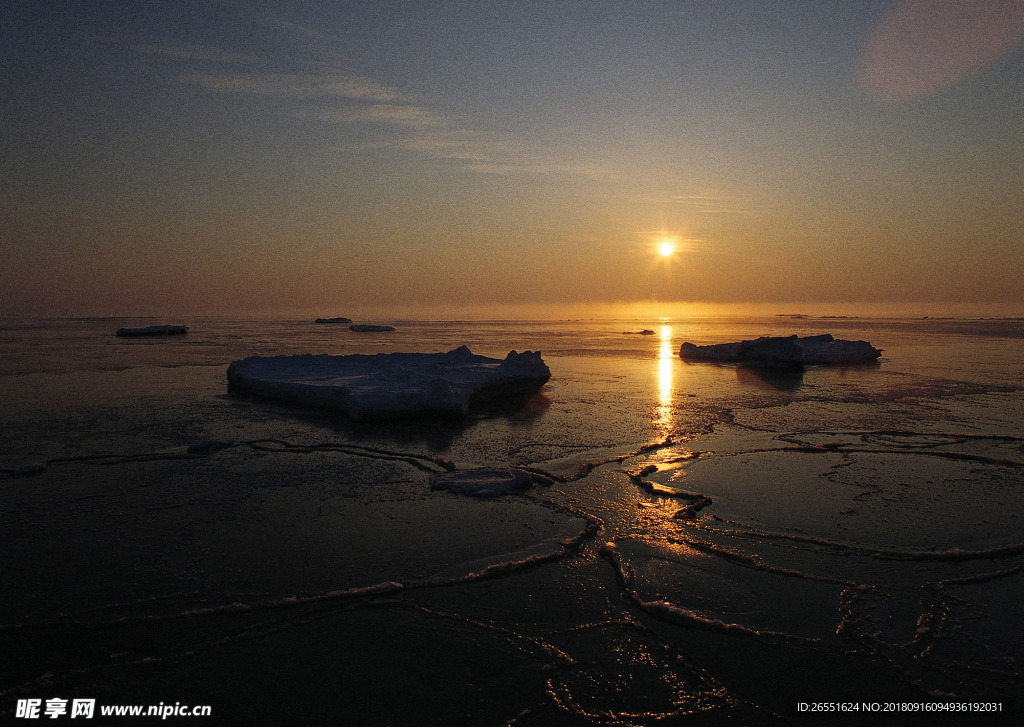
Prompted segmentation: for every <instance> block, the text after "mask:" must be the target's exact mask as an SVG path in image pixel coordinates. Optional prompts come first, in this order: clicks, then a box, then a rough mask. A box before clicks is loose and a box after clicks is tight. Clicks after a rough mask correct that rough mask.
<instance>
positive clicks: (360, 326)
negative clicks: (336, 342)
mask: <svg viewBox="0 0 1024 727" xmlns="http://www.w3.org/2000/svg"><path fill="white" fill-rule="evenodd" d="M348 329H349V330H350V331H355V332H356V333H383V332H386V331H393V330H395V327H394V326H374V325H370V324H368V323H356V324H355V325H351V326H349V327H348Z"/></svg>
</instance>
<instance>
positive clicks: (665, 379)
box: [656, 324, 676, 436]
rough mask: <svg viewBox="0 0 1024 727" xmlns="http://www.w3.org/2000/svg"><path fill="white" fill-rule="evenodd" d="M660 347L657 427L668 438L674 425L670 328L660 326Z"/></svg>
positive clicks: (672, 360) (673, 364) (673, 362)
mask: <svg viewBox="0 0 1024 727" xmlns="http://www.w3.org/2000/svg"><path fill="white" fill-rule="evenodd" d="M658 338H659V340H660V344H661V345H660V346H659V348H658V368H657V378H658V409H657V421H656V424H657V427H658V429H659V431H661V433H662V434H664V435H665V436H668V435H669V434H670V433H671V432H672V430H673V428H674V425H675V419H674V417H673V415H672V398H673V394H674V392H675V389H674V388H673V386H672V374H673V367H674V366H675V358H676V357H675V351H673V348H672V326H670V325H667V324H662V326H661V328H660V329H659V330H658Z"/></svg>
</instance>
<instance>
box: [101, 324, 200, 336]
mask: <svg viewBox="0 0 1024 727" xmlns="http://www.w3.org/2000/svg"><path fill="white" fill-rule="evenodd" d="M175 333H188V326H145V327H144V328H118V329H117V331H116V334H115V335H118V336H168V335H171V334H175Z"/></svg>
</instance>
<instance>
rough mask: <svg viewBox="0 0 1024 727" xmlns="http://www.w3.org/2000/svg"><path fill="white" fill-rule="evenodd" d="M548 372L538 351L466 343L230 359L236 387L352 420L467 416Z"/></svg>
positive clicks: (537, 382)
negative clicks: (476, 349)
mask: <svg viewBox="0 0 1024 727" xmlns="http://www.w3.org/2000/svg"><path fill="white" fill-rule="evenodd" d="M549 378H551V371H550V369H548V367H547V365H546V364H545V363H544V360H543V359H542V358H541V355H540V352H539V351H537V352H533V351H524V352H522V353H517V352H515V351H512V352H510V353H509V354H508V356H506V357H505V359H504V360H501V359H496V358H488V357H487V356H478V355H476V354H474V353H473V352H472V351H470V350H469V348H467V347H466V346H460V347H459V348H456V349H454V350H452V351H449V352H448V353H378V354H375V355H364V354H353V355H348V356H330V355H327V354H321V355H312V354H304V355H298V356H250V357H249V358H246V359H243V360H241V361H234V362H233V363H232V364H231V365H230V366H228V383H229V384H230V385H231V386H232V387H234V388H236V389H239V390H242V391H247V392H250V393H253V394H258V395H261V396H266V397H270V398H274V399H280V400H283V401H289V402H292V403H297V404H303V405H305V406H313V407H319V408H323V409H331V410H334V411H338V412H341V413H343V414H345V415H347V416H349V417H352V418H353V419H376V418H395V417H414V416H464V415H466V414H467V413H468V412H469V409H470V407H471V406H472V405H474V404H477V403H479V402H481V401H486V400H488V399H493V398H496V397H500V396H506V395H512V394H522V393H529V392H531V391H535V390H537V389H539V388H540V387H541V386H543V385H544V383H545V382H546V381H547V380H548V379H549Z"/></svg>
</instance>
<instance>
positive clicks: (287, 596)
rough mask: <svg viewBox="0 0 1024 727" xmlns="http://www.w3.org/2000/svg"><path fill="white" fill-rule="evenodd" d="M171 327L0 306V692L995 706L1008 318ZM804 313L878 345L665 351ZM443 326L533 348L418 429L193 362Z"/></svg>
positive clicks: (479, 341) (1001, 713) (400, 339)
mask: <svg viewBox="0 0 1024 727" xmlns="http://www.w3.org/2000/svg"><path fill="white" fill-rule="evenodd" d="M188 323H189V326H190V331H189V335H188V336H182V337H163V338H160V339H144V338H139V339H131V338H129V339H118V338H116V337H114V336H111V335H110V331H111V330H114V329H116V328H117V327H119V326H121V325H124V322H122V321H117V320H111V319H95V320H25V319H19V320H5V321H2V325H0V350H2V352H3V356H2V357H0V397H2V400H3V402H4V412H5V413H4V417H5V419H4V426H3V428H2V430H0V441H2V446H0V470H2V472H0V518H2V527H0V552H2V553H3V554H4V564H5V566H4V568H3V569H2V571H0V573H2V575H0V579H2V580H0V590H2V592H3V594H4V597H3V599H2V601H0V649H2V653H3V654H4V655H5V656H4V659H3V660H2V661H0V713H2V714H3V715H4V716H5V717H13V715H14V712H15V710H16V706H17V700H18V699H25V698H38V699H41V700H44V701H45V700H47V699H53V698H58V697H59V698H66V699H74V698H94V699H96V700H97V703H98V704H147V705H148V704H158V703H160V702H163V703H165V704H173V703H175V702H180V703H182V704H203V705H206V704H208V705H210V706H211V708H212V713H213V716H212V717H211V718H208V719H206V720H204V722H206V723H208V724H310V725H321V724H322V725H334V724H339V723H341V724H349V723H352V724H356V723H362V724H367V725H395V724H437V725H506V724H512V725H524V726H529V725H580V724H594V725H598V724H600V725H609V724H610V725H655V724H658V725H664V724H680V725H718V724H744V725H747V724H752V725H758V724H765V725H768V724H793V723H800V724H804V723H806V724H831V723H835V722H836V720H835V719H833V717H834V716H835V715H833V714H830V715H828V716H827V717H824V718H823V716H822V715H821V714H820V713H819V714H812V713H810V712H803V711H800V707H799V706H798V705H800V704H801V703H808V704H815V703H818V704H822V703H825V704H857V705H858V706H866V707H870V706H872V705H874V704H878V705H880V708H882V709H884V708H886V706H887V705H912V706H908V707H903V708H902V709H914V710H917V711H913V712H900V713H899V714H897V715H896V716H895V717H894V718H893V719H891V720H888V723H891V724H938V723H941V721H942V717H943V715H941V714H937V713H936V712H934V711H924V710H936V709H940V708H942V709H950V708H953V709H965V707H962V706H957V705H971V706H969V707H966V709H970V710H978V709H982V708H983V706H982V705H995V706H994V707H993V709H994V710H995V711H986V712H979V711H971V712H970V714H967V715H965V714H963V713H961V714H959V715H957V716H956V717H955V718H956V719H961V720H965V721H969V722H970V723H972V724H1020V723H1022V722H1024V711H1022V709H1024V708H1022V704H1021V700H1020V698H1019V697H1018V695H1019V694H1021V693H1022V687H1024V676H1022V675H1024V666H1022V659H1024V638H1022V637H1021V636H1020V634H1019V633H1018V629H1017V628H1016V623H1017V622H1018V621H1019V620H1020V618H1021V616H1022V615H1024V614H1022V611H1021V605H1020V604H1021V603H1024V527H1022V522H1021V520H1022V517H1024V501H1022V500H1024V488H1022V484H1024V481H1022V480H1024V477H1022V473H1024V421H1022V420H1024V396H1022V389H1021V384H1020V382H1021V381H1024V363H1022V362H1024V355H1022V354H1024V325H1022V324H1021V322H1013V321H898V320H892V321H861V320H853V319H849V320H839V321H836V320H828V321H817V320H813V319H812V320H786V319H782V320H780V319H769V320H733V321H724V320H702V321H650V320H628V321H623V320H618V321H588V322H560V323H555V322H532V323H524V322H518V323H511V322H493V323H457V322H454V323H424V322H416V321H405V322H401V323H400V325H396V326H395V327H396V331H394V332H387V333H383V334H379V335H374V336H372V337H366V336H360V335H358V334H352V333H351V332H349V331H347V330H346V329H344V328H338V327H333V326H322V325H319V326H318V325H316V324H314V323H313V322H309V321H307V322H303V321H276V322H268V321H244V320H224V319H199V320H192V321H188ZM640 329H650V330H654V331H655V334H654V335H650V336H623V335H622V331H623V330H640ZM823 332H831V333H834V334H835V335H836V337H837V338H844V339H854V340H856V339H861V340H867V341H871V342H872V344H874V345H875V346H878V347H879V348H882V349H884V354H883V356H882V358H881V360H880V361H879V363H878V364H877V365H875V366H869V367H863V366H861V367H850V368H843V367H839V368H834V367H814V366H811V367H807V368H806V369H805V370H803V371H797V372H793V371H788V372H787V371H782V372H779V371H758V370H751V369H747V368H743V367H737V366H735V365H733V364H708V363H699V364H691V363H687V362H685V361H683V360H682V359H680V358H679V356H678V351H679V345H680V344H681V343H682V342H683V341H685V340H700V341H702V342H708V343H715V342H727V341H734V340H743V339H748V338H755V337H757V336H760V335H790V334H799V335H813V334H818V333H823ZM463 344H465V345H468V346H469V347H470V348H471V349H472V350H473V351H474V352H477V353H481V354H483V355H488V356H496V357H503V356H504V355H505V353H507V352H508V351H509V350H511V349H516V350H540V351H542V353H543V356H544V361H545V362H546V363H547V364H548V366H549V368H550V369H551V373H552V378H551V380H550V381H549V382H548V383H547V384H546V385H545V386H544V387H543V389H542V390H540V391H539V392H537V393H536V394H535V395H533V396H531V397H529V398H527V399H526V400H521V399H520V400H517V401H514V402H511V403H502V402H496V403H494V405H493V406H492V407H490V408H488V409H486V410H482V411H479V412H475V413H473V415H472V416H471V417H469V418H468V419H467V420H464V421H460V422H440V423H432V424H431V425H429V426H425V425H424V424H423V423H415V422H404V423H403V422H398V423H391V424H381V423H353V422H350V421H347V420H345V419H342V418H340V417H337V416H334V415H332V414H330V413H325V412H318V411H316V410H314V409H308V408H303V407H297V406H290V405H287V404H281V403H276V402H271V401H266V400H262V399H259V398H256V397H252V396H248V395H244V394H237V393H233V392H230V391H228V389H227V386H226V382H225V375H224V374H225V370H226V367H227V365H228V363H230V362H231V361H233V360H237V359H240V358H244V357H247V356H251V355H264V356H270V355H295V354H304V353H311V354H319V353H328V354H348V353H363V354H374V353H390V352H395V351H421V352H437V351H447V350H450V349H452V348H455V347H457V346H459V345H463ZM398 694H400V697H401V698H397V696H396V695H398ZM942 705H945V707H943V706H942ZM876 718H877V717H875V716H872V717H868V716H867V715H865V714H862V713H859V714H855V715H853V719H852V720H851V721H852V722H856V723H861V724H863V723H868V722H869V721H871V720H874V719H876ZM871 723H874V721H871Z"/></svg>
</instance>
